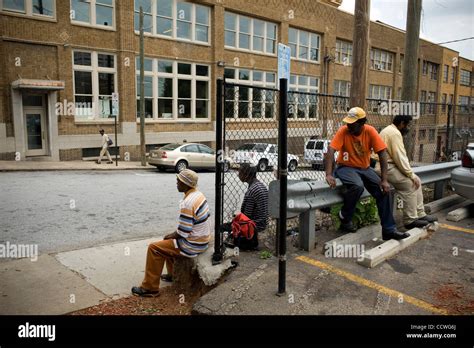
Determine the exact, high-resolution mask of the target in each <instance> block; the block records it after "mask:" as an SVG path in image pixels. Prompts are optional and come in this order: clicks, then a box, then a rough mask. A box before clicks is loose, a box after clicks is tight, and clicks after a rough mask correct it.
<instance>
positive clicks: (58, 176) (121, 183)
mask: <svg viewBox="0 0 474 348" xmlns="http://www.w3.org/2000/svg"><path fill="white" fill-rule="evenodd" d="M321 173H322V172H316V171H297V172H294V173H290V174H289V179H299V178H300V177H313V176H317V175H321ZM214 177H215V173H213V172H199V188H200V190H201V191H202V192H203V193H204V194H205V195H206V197H207V199H208V201H209V204H210V207H211V214H212V218H211V223H212V224H213V221H214V201H215V181H214ZM258 178H259V179H260V180H261V181H262V182H264V183H265V184H266V185H268V184H269V183H270V182H271V181H273V180H275V174H274V172H273V171H267V172H265V173H258ZM225 183H226V184H225V188H224V204H225V208H224V210H225V212H224V220H225V221H228V220H230V219H231V218H232V215H233V214H234V213H236V212H238V211H239V209H240V205H241V203H242V199H243V195H244V193H245V191H246V189H247V185H246V184H244V183H242V182H241V181H240V180H239V179H238V176H237V172H236V171H235V170H231V171H230V172H228V173H225ZM0 193H1V200H0V220H1V224H0V243H6V242H10V243H15V244H28V245H29V244H37V245H38V250H39V253H40V254H43V253H51V252H61V251H67V250H74V249H79V248H86V247H90V246H96V245H98V244H107V243H112V242H116V241H122V240H128V239H139V238H147V237H154V236H156V237H157V238H159V237H161V236H163V235H165V234H167V233H170V232H172V231H174V230H175V228H176V224H177V216H178V205H179V201H180V200H181V199H182V194H180V193H179V192H178V191H177V189H176V175H175V174H174V173H171V172H166V173H160V172H157V171H147V172H144V171H136V172H135V171H119V172H98V171H77V172H74V171H50V172H6V173H0Z"/></svg>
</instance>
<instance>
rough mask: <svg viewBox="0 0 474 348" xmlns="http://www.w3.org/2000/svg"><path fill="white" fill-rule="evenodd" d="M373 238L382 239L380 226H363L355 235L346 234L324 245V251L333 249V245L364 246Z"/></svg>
mask: <svg viewBox="0 0 474 348" xmlns="http://www.w3.org/2000/svg"><path fill="white" fill-rule="evenodd" d="M374 238H379V239H381V238H382V227H381V226H380V224H376V225H370V226H365V227H363V228H361V229H359V230H358V231H357V232H356V233H346V234H344V235H343V236H340V237H338V238H336V239H332V240H330V241H328V242H326V243H324V250H328V249H330V248H333V247H334V246H335V245H336V246H337V245H346V244H352V245H355V244H364V243H367V242H368V241H370V240H372V239H374Z"/></svg>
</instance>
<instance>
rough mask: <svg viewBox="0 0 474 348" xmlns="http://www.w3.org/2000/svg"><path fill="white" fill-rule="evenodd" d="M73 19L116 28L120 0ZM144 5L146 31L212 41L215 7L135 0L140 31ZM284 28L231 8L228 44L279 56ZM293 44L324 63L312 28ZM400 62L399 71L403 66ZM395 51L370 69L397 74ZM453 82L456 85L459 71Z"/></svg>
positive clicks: (4, 5) (46, 7) (340, 56)
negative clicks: (213, 10)
mask: <svg viewBox="0 0 474 348" xmlns="http://www.w3.org/2000/svg"><path fill="white" fill-rule="evenodd" d="M70 1H71V14H70V16H71V21H72V22H73V23H76V24H85V25H91V26H98V27H102V28H114V27H115V14H114V9H115V0H87V1H84V0H70ZM0 8H1V9H2V10H3V11H7V12H15V13H22V14H25V15H30V16H44V17H55V8H56V1H55V0H0ZM140 8H141V9H143V12H144V25H143V27H144V32H145V33H146V34H147V35H152V36H157V37H163V38H169V39H174V40H179V41H189V42H194V43H201V44H209V41H210V17H211V14H210V11H211V8H210V7H209V6H204V5H200V4H195V3H190V2H186V1H180V0H135V4H134V12H135V31H137V32H138V30H139V12H140ZM277 31H278V26H277V24H276V23H272V22H269V21H264V20H260V19H256V18H252V17H248V16H244V15H240V14H235V13H232V12H228V11H226V13H225V24H224V41H225V47H227V48H232V49H238V50H244V51H249V52H255V53H262V54H268V55H275V54H276V44H277V42H278V37H277ZM288 34H289V35H288V45H289V46H290V49H291V57H292V59H296V60H303V61H309V62H316V63H319V61H320V47H321V36H320V35H319V34H316V33H312V32H309V31H305V30H301V29H296V28H292V27H290V29H289V33H288ZM335 61H336V62H337V63H340V64H344V65H347V66H350V65H352V44H351V43H350V42H347V41H343V40H339V39H338V40H336V47H335ZM401 61H402V59H401V60H400V65H399V72H401V69H402V64H403V63H402V62H401ZM393 62H394V53H392V52H389V51H385V50H381V49H377V48H372V49H371V50H370V68H371V69H373V70H379V71H386V72H393ZM422 72H423V74H424V75H429V76H430V78H431V79H433V80H437V74H438V64H435V63H432V62H428V61H423V66H422ZM448 74H449V66H447V65H445V66H444V71H443V80H444V81H445V82H447V79H448ZM451 83H454V69H453V71H452V76H451ZM460 83H461V84H463V85H470V83H471V72H470V71H467V70H461V74H460Z"/></svg>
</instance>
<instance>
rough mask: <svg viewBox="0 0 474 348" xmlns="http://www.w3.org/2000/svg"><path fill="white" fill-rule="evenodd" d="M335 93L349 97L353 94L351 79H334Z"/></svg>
mask: <svg viewBox="0 0 474 348" xmlns="http://www.w3.org/2000/svg"><path fill="white" fill-rule="evenodd" d="M334 95H337V96H341V97H349V96H350V95H351V83H350V82H349V81H343V80H334Z"/></svg>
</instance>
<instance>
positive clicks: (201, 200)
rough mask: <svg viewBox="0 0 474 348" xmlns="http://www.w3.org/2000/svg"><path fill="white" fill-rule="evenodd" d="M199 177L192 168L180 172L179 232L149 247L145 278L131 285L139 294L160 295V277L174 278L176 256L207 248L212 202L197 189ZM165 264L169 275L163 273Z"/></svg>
mask: <svg viewBox="0 0 474 348" xmlns="http://www.w3.org/2000/svg"><path fill="white" fill-rule="evenodd" d="M197 182H198V176H197V174H196V173H195V172H193V171H192V170H189V169H185V170H183V171H181V172H180V173H179V174H178V175H177V188H178V191H179V192H183V193H184V199H183V200H182V201H181V203H180V215H179V218H178V229H177V230H176V232H173V233H171V234H168V235H166V236H165V237H164V238H163V240H162V241H159V242H156V243H151V244H150V245H149V246H148V252H147V260H146V268H145V279H144V280H143V282H142V285H141V286H136V287H133V288H132V293H133V294H134V295H138V296H157V295H158V294H159V288H160V279H162V280H165V281H171V280H172V274H173V264H174V261H175V259H176V258H177V257H190V258H192V257H196V256H198V255H199V254H201V253H203V252H204V251H206V250H207V247H208V244H209V239H210V235H211V229H210V225H209V216H210V213H209V205H208V203H207V200H206V197H205V196H204V195H203V194H202V193H201V192H199V191H198V190H197V188H196V187H197ZM165 263H166V268H167V269H168V274H167V275H163V276H162V275H161V273H162V271H163V267H164V265H165Z"/></svg>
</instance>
